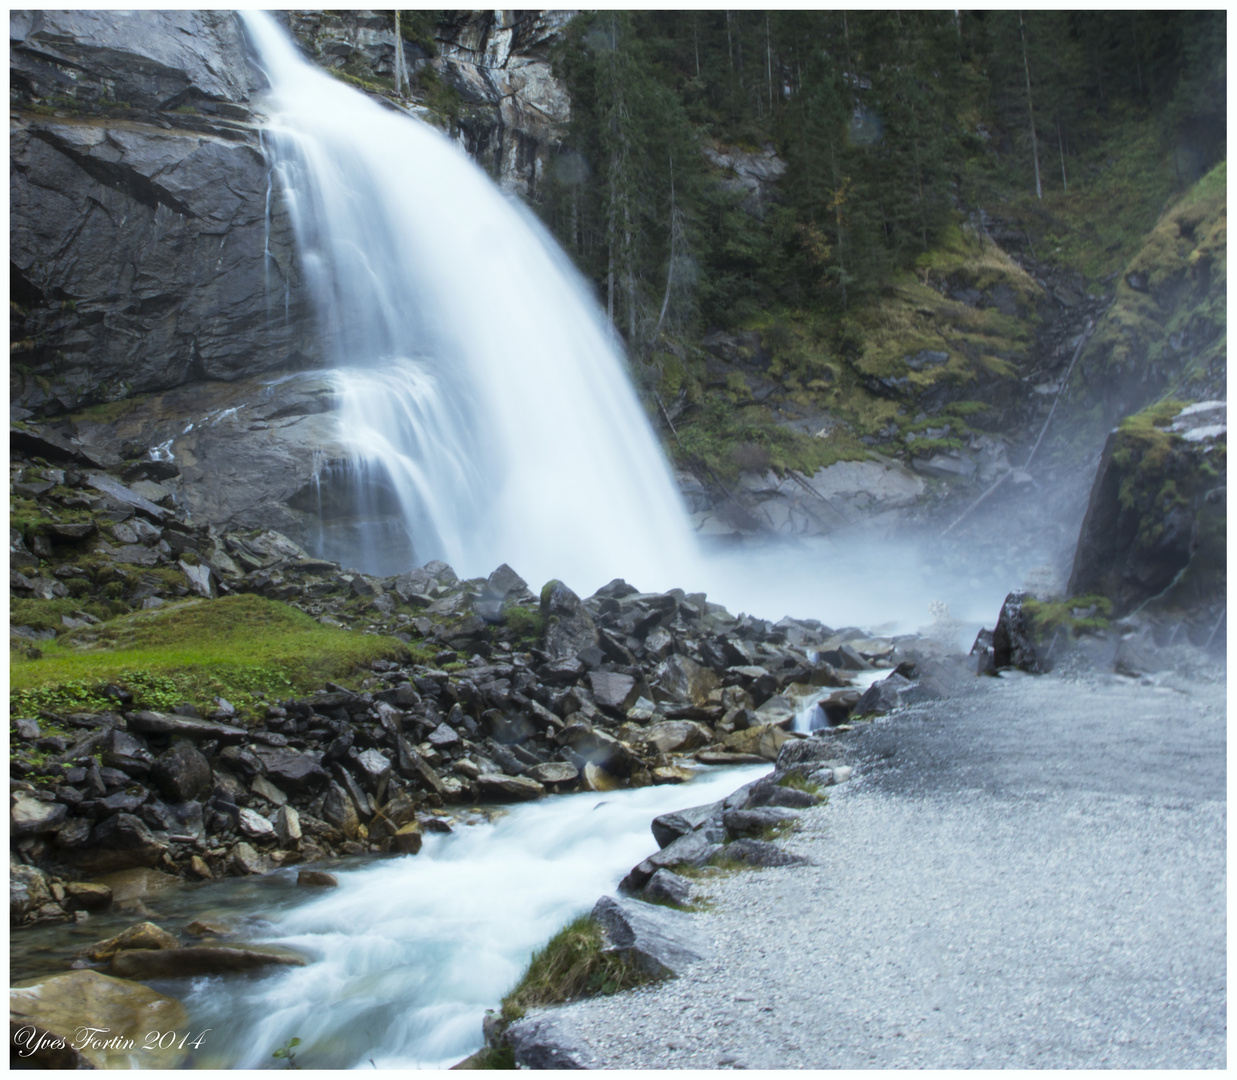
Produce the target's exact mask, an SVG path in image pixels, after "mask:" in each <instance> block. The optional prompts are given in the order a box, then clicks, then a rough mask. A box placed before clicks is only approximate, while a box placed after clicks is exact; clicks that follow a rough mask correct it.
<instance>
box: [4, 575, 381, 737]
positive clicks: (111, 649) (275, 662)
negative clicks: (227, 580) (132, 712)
mask: <svg viewBox="0 0 1237 1080" xmlns="http://www.w3.org/2000/svg"><path fill="white" fill-rule="evenodd" d="M42 652H43V655H42V656H41V657H39V658H37V659H18V658H14V659H13V661H12V663H11V667H10V687H11V693H10V707H11V708H12V709H13V710H14V711H15V714H16V715H23V710H25V711H29V710H30V709H34V710H35V711H36V712H37V711H38V709H39V708H51V709H53V710H54V711H55V710H56V705H55V704H51V702H61V703H62V704H61V708H67V707H68V705H65V704H63V702H65V701H71V700H75V699H77V698H80V697H81V696H82V695H86V696H87V697H92V700H95V701H96V703H97V701H98V700H100V699H101V694H102V689H103V688H104V687H105V686H106V685H107V684H108V683H115V684H117V685H119V686H122V687H124V688H125V689H128V690H129V691H130V692H131V693H133V694H134V697H135V699H136V700H137V702H138V704H139V706H141V705H144V706H145V707H151V708H154V707H163V706H166V705H167V704H175V703H176V702H179V701H185V700H188V701H192V702H194V703H196V704H202V705H209V704H210V702H211V700H212V699H213V698H214V697H215V696H222V697H226V698H227V699H228V700H229V701H232V702H233V704H235V705H237V706H238V707H244V706H247V705H254V704H256V702H257V701H259V700H261V699H260V698H259V696H258V695H260V694H266V695H271V696H274V695H276V694H298V693H308V692H309V691H311V690H313V689H316V688H317V687H320V686H321V685H322V683H323V682H324V681H325V680H328V679H333V680H335V681H338V682H347V681H349V680H352V679H354V678H355V676H356V675H357V673H358V669H362V668H368V665H369V664H370V663H371V662H372V661H374V660H377V659H383V658H392V657H398V656H401V655H402V654H403V652H404V649H403V646H402V645H401V644H400V642H398V641H397V640H395V639H394V638H388V637H384V636H381V635H376V634H351V633H348V632H347V631H343V630H337V629H334V628H332V627H326V626H321V625H319V624H318V623H316V622H315V621H314V620H313V619H311V618H310V617H309V616H308V615H306V614H304V613H303V612H300V611H297V610H295V609H294V608H291V607H288V606H287V605H286V604H281V603H278V602H277V601H273V600H266V599H263V598H261V597H257V596H233V597H224V598H221V599H218V600H189V601H184V602H181V603H178V604H171V605H168V606H166V607H162V608H156V609H153V610H150V611H139V612H134V613H132V614H130V615H124V616H121V617H119V618H115V619H113V620H111V621H110V622H107V623H104V624H103V625H102V626H92V627H89V628H88V629H85V630H76V631H73V632H71V633H66V634H63V635H62V636H61V637H60V638H58V639H57V640H56V641H54V642H47V643H46V646H44V647H43V648H42Z"/></svg>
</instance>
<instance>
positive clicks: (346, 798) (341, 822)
mask: <svg viewBox="0 0 1237 1080" xmlns="http://www.w3.org/2000/svg"><path fill="white" fill-rule="evenodd" d="M322 816H323V818H324V819H325V820H326V821H327V823H328V824H331V825H334V826H335V828H337V829H338V830H339V831H340V832H341V833H343V834H344V836H345V837H347V838H348V839H349V840H355V839H356V838H357V830H358V829H359V828H360V826H361V819H360V817H358V816H357V811H356V805H355V804H354V803H353V801H352V797H351V796H350V795H349V794H348V793H347V792H346V791H345V790H344V789H343V788H342V787H340V786H339V784H336V783H334V782H332V783H331V784H330V786H329V787H328V788H327V791H326V798H325V799H324V800H323V803H322Z"/></svg>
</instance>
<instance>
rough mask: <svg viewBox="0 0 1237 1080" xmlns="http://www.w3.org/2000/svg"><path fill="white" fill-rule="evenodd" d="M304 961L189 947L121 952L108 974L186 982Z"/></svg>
mask: <svg viewBox="0 0 1237 1080" xmlns="http://www.w3.org/2000/svg"><path fill="white" fill-rule="evenodd" d="M304 964H305V958H304V957H303V956H298V955H297V954H296V953H293V952H291V951H290V950H287V949H278V948H271V947H269V946H267V947H265V948H263V947H254V946H246V947H243V948H242V947H238V946H232V945H189V946H185V947H183V948H179V949H125V950H122V951H121V952H118V953H117V954H116V955H115V956H113V957H112V963H111V971H112V974H114V975H118V976H119V977H120V978H122V979H187V978H191V977H196V976H199V975H226V974H230V973H232V972H237V971H252V970H254V969H255V968H263V967H270V966H271V965H284V966H294V967H302V966H304Z"/></svg>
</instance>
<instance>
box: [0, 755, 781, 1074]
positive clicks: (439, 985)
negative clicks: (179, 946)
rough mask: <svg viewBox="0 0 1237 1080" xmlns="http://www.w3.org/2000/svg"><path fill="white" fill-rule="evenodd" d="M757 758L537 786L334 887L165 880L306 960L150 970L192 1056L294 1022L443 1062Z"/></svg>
mask: <svg viewBox="0 0 1237 1080" xmlns="http://www.w3.org/2000/svg"><path fill="white" fill-rule="evenodd" d="M768 771H769V767H768V766H764V765H757V766H743V767H738V768H712V769H710V768H705V769H701V770H700V771H699V772H698V774H697V775H696V777H695V778H693V779H692V780H691V781H690V782H688V783H687V784H686V785H672V786H662V787H647V788H639V789H636V790H634V791H618V792H612V793H609V794H606V795H599V794H595V793H583V794H578V795H564V796H558V797H554V798H549V799H542V800H539V801H537V802H533V803H525V804H521V805H517V806H513V807H510V808H508V809H505V811H500V812H499V813H498V814H497V815H495V817H494V819H493V820H491V821H489V822H481V823H475V824H461V825H457V826H456V828H455V830H454V831H453V832H451V833H449V834H441V833H428V834H427V835H426V837H425V845H424V847H423V848H422V849H421V851H420V853H419V854H417V855H413V856H400V857H391V858H381V859H358V860H352V861H350V862H349V863H345V864H344V865H343V866H342V867H331V869H332V870H333V871H334V872H335V873H336V874H337V876H338V878H339V887H338V888H335V889H324V890H315V889H308V888H298V887H297V886H296V885H295V880H296V869H295V868H291V869H288V870H284V871H278V872H276V873H273V874H268V875H265V876H263V877H259V878H241V879H230V880H228V881H221V882H209V883H205V884H202V885H198V886H188V887H184V888H180V889H175V890H172V891H171V892H165V893H157V894H155V895H154V896H152V897H151V898H150V899H148V900H147V901H146V903H147V905H148V906H149V907H150V909H151V911H150V918H152V919H154V920H155V921H156V922H157V923H159V924H160V925H161V926H163V927H164V928H166V929H169V930H171V931H173V932H183V927H184V926H185V925H187V924H188V923H189V922H191V921H192V920H194V919H204V920H206V921H208V922H211V923H215V924H218V923H223V924H226V925H231V926H233V927H234V928H235V929H236V930H237V931H238V933H237V936H236V938H226V939H223V940H224V941H225V942H232V941H235V940H241V941H255V942H266V943H275V944H279V945H283V946H287V947H289V948H292V949H295V950H297V951H298V952H301V953H303V954H304V955H305V956H306V957H308V958H309V960H310V963H309V964H308V965H307V966H305V967H296V968H268V969H265V970H264V971H262V972H259V973H255V974H252V975H227V976H211V977H203V978H194V979H183V980H149V983H150V985H151V986H152V987H154V988H155V989H157V990H159V991H161V992H163V993H166V994H169V995H170V996H172V997H175V998H178V999H180V1000H181V1001H182V1002H183V1003H184V1005H185V1007H186V1008H187V1010H188V1012H189V1018H190V1029H191V1034H192V1035H193V1036H194V1037H196V1036H197V1035H198V1034H199V1033H200V1032H202V1031H204V1030H207V1029H209V1030H208V1032H207V1034H206V1037H205V1038H204V1039H203V1040H202V1044H201V1047H200V1048H199V1049H197V1050H195V1051H194V1052H193V1054H192V1055H191V1057H190V1059H189V1062H188V1064H189V1065H190V1066H194V1067H198V1068H216V1069H222V1068H261V1067H266V1066H273V1065H274V1064H276V1063H275V1062H274V1061H273V1060H272V1058H271V1054H272V1052H273V1051H274V1050H275V1049H276V1048H277V1047H279V1046H282V1045H283V1044H284V1043H286V1042H287V1041H288V1040H289V1039H290V1038H293V1037H296V1038H299V1039H300V1040H301V1046H300V1048H299V1049H298V1050H297V1055H298V1059H299V1060H300V1062H302V1063H303V1064H304V1066H305V1067H307V1068H330V1069H339V1068H354V1067H359V1068H369V1067H370V1062H371V1061H372V1062H373V1064H374V1066H376V1067H378V1068H443V1067H449V1066H450V1065H453V1064H455V1063H456V1062H458V1061H460V1060H461V1059H463V1058H464V1057H466V1056H467V1055H468V1054H470V1053H472V1052H473V1051H474V1050H476V1049H478V1048H479V1047H480V1046H481V1043H482V1035H481V1021H482V1017H483V1015H484V1012H485V1010H486V1009H487V1008H495V1007H497V1005H498V1003H499V1000H500V999H501V997H502V995H503V994H504V993H506V991H508V990H510V989H511V987H512V986H513V985H514V984H515V982H516V980H517V979H518V978H519V976H520V974H521V972H522V971H523V969H524V966H525V965H526V964H527V963H528V960H529V957H530V956H531V955H532V953H533V951H534V950H535V949H537V948H539V947H540V946H541V945H543V944H545V942H546V941H547V940H548V939H549V938H550V937H551V936H552V935H553V934H554V933H555V932H556V931H557V930H559V929H560V928H561V927H562V926H563V925H564V924H565V923H567V922H569V921H570V920H571V919H572V918H573V917H574V916H576V915H580V914H584V913H586V912H587V911H588V910H589V909H590V908H591V907H592V905H593V904H594V903H595V902H596V900H597V899H598V898H599V897H600V896H602V895H604V894H606V893H610V894H613V893H614V890H615V887H616V886H617V884H618V882H619V881H620V880H621V879H622V877H623V875H624V874H626V872H627V871H628V870H630V869H631V867H632V866H634V865H635V864H636V863H638V862H640V861H641V860H642V859H644V858H646V857H647V856H648V855H650V854H652V853H653V852H654V851H655V850H656V849H657V845H656V842H655V841H654V839H653V835H652V833H651V831H650V829H649V825H650V822H651V821H652V819H653V818H654V817H656V816H657V815H658V814H662V813H666V812H668V811H671V810H676V809H682V808H684V807H687V806H695V805H701V804H704V803H709V802H714V801H716V800H718V799H722V798H725V797H726V796H727V795H729V794H730V793H731V792H732V791H734V790H735V789H736V788H738V787H740V786H742V785H743V784H745V783H747V782H748V781H751V780H754V779H756V778H757V777H759V776H762V775H765V774H766V773H768ZM134 921H135V919H134V916H133V915H132V913H129V914H127V915H126V914H123V913H112V914H111V915H109V916H106V917H102V916H101V917H96V918H92V919H91V920H90V921H89V922H87V923H85V924H83V925H82V926H80V927H72V926H70V927H68V928H66V927H63V926H50V927H45V928H44V927H40V928H36V929H35V930H34V931H31V932H29V933H27V934H25V935H23V938H22V943H21V944H22V951H21V952H20V953H18V954H16V955H15V957H14V961H13V963H14V967H15V972H14V977H17V978H20V977H28V976H30V975H34V974H43V973H54V972H56V971H63V970H64V964H65V961H66V958H67V957H68V956H71V955H72V952H73V951H74V950H75V949H76V948H80V947H81V946H82V945H85V944H89V943H90V942H92V941H96V940H99V939H100V938H102V937H104V936H107V935H108V934H114V933H119V931H120V930H121V929H123V928H124V927H125V926H128V925H130V924H132V923H133V922H134Z"/></svg>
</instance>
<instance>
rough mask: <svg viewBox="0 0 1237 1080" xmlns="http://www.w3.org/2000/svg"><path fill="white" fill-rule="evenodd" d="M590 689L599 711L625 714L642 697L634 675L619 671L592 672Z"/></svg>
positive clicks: (589, 674) (589, 679) (589, 677)
mask: <svg viewBox="0 0 1237 1080" xmlns="http://www.w3.org/2000/svg"><path fill="white" fill-rule="evenodd" d="M588 682H589V687H590V688H591V689H592V691H593V700H594V701H595V702H597V707H598V708H599V709H605V710H606V711H607V712H613V713H616V714H624V713H626V712H627V710H628V709H629V708H631V707H632V706H633V705H634V704H635V703H636V701H637V700H638V699H639V697H640V686H639V684H638V683H637V682H636V680H635V677H634V676H632V675H624V674H622V673H621V672H617V671H590V672H589V673H588Z"/></svg>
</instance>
